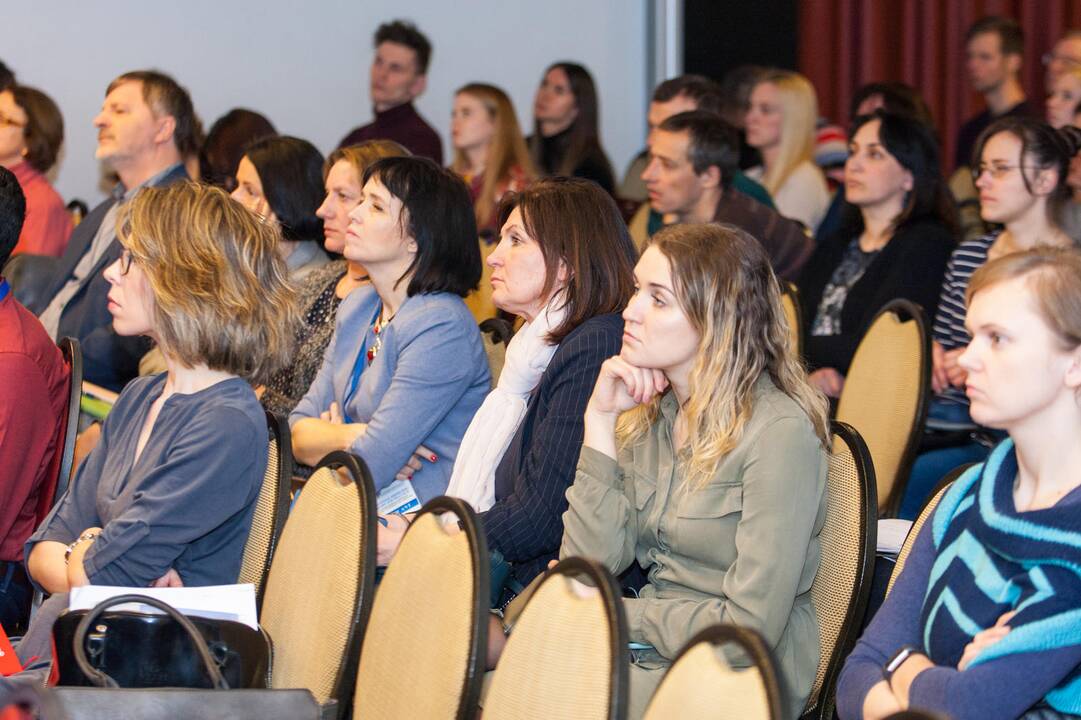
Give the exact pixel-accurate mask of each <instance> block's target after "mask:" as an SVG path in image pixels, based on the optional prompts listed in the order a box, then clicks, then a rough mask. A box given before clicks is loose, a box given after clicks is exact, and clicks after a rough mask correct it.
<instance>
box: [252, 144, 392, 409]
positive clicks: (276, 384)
mask: <svg viewBox="0 0 1081 720" xmlns="http://www.w3.org/2000/svg"><path fill="white" fill-rule="evenodd" d="M408 154H409V151H408V150H406V149H405V148H404V147H402V146H401V145H399V144H398V143H396V142H392V141H390V140H368V141H367V142H363V143H361V144H360V145H350V146H349V147H344V148H339V149H337V150H335V151H334V152H332V153H331V154H330V156H329V157H328V158H327V161H326V163H325V165H324V166H323V171H324V176H325V179H324V183H325V185H326V191H327V192H326V197H325V198H324V199H323V204H322V205H320V206H319V209H318V210H317V211H316V214H317V215H318V216H319V217H320V218H321V219H322V221H323V238H324V244H325V247H326V249H327V250H328V251H329V252H332V253H335V254H338V255H340V254H341V253H342V251H343V250H345V233H346V231H347V230H348V229H349V213H351V212H352V211H353V210H354V209H355V208H356V207H357V206H358V205H360V201H361V199H362V198H363V193H362V192H361V184H360V179H361V178H362V177H363V176H364V171H365V170H366V169H367V167H368V166H369V165H371V164H372V163H373V162H375V161H376V160H378V159H379V158H384V157H394V156H397V155H408ZM367 284H368V271H367V270H365V269H364V266H363V265H361V264H360V263H358V262H356V261H354V260H335V261H334V262H331V263H328V264H326V265H324V266H323V267H321V268H318V269H316V270H313V271H312V272H310V273H309V274H308V276H307V277H306V278H305V279H304V284H303V285H302V286H301V287H300V290H299V291H298V292H297V305H298V307H299V308H300V311H301V317H302V318H303V321H304V322H303V324H302V325H301V326H300V329H299V330H298V331H297V336H296V340H295V342H294V344H293V352H292V354H291V355H290V362H289V364H288V365H286V366H285V367H283V368H282V369H281V370H279V371H278V372H277V373H276V374H274V376H273V377H271V378H270V380H268V381H267V384H266V388H265V389H264V391H263V394H262V395H261V396H260V398H259V401H260V402H261V403H262V404H263V407H265V408H266V409H267V410H269V411H270V412H272V413H275V414H277V415H281V416H282V417H288V416H289V413H291V412H292V411H293V408H295V407H296V405H297V403H298V402H300V399H301V398H302V397H304V395H305V394H306V393H307V392H308V388H309V387H311V384H312V381H313V380H315V374H316V373H317V372H319V368H320V366H322V364H323V355H324V353H325V352H326V348H327V345H328V344H329V343H330V338H331V336H332V335H333V334H334V318H335V316H336V315H337V312H338V306H339V305H340V304H341V302H342V300H344V299H345V298H346V297H348V295H349V293H351V292H353V291H354V290H356V289H357V288H359V287H361V286H363V285H367Z"/></svg>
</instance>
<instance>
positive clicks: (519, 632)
mask: <svg viewBox="0 0 1081 720" xmlns="http://www.w3.org/2000/svg"><path fill="white" fill-rule="evenodd" d="M575 576H578V577H582V578H583V579H585V580H586V583H588V584H586V583H583V582H581V581H579V580H577V579H575ZM627 673H628V670H627V630H626V620H625V619H624V615H623V605H622V601H621V599H620V596H619V592H618V590H617V589H616V585H615V581H614V580H612V578H611V576H610V575H609V574H608V573H607V571H606V570H604V568H602V567H601V566H600V565H598V564H597V563H595V562H593V561H590V560H586V559H584V558H568V559H566V560H563V561H562V562H560V563H559V564H558V565H556V567H555V568H553V569H552V570H551V571H549V574H548V576H547V577H546V578H545V579H544V581H543V582H541V583H540V585H539V586H538V587H537V589H536V591H535V592H534V593H533V595H532V597H531V598H530V599H529V602H528V603H527V604H526V606H525V608H524V609H523V610H522V614H521V615H520V616H519V618H518V621H517V622H516V623H515V625H514V631H513V632H512V633H511V635H510V638H509V639H508V641H507V646H506V648H505V649H504V650H503V655H502V657H500V660H499V664H498V665H497V666H496V669H495V673H494V675H493V677H492V684H491V687H490V688H489V690H488V694H487V695H486V696H485V699H484V717H485V718H490V719H494V720H501V719H503V718H515V719H517V720H530V719H531V718H536V719H537V720H563V719H564V718H566V719H567V720H570V719H572V718H573V719H574V720H609V719H611V720H614V719H615V718H621V717H622V716H623V713H624V712H625V710H624V708H625V707H626V697H627V687H626V683H627Z"/></svg>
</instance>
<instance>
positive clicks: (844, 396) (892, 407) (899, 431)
mask: <svg viewBox="0 0 1081 720" xmlns="http://www.w3.org/2000/svg"><path fill="white" fill-rule="evenodd" d="M930 384H931V339H930V335H929V333H928V332H927V324H926V321H925V320H924V317H923V310H921V309H920V307H919V306H918V305H916V304H915V303H913V302H910V301H908V300H902V299H898V300H893V301H891V302H889V303H888V304H887V305H886V306H885V307H884V308H882V310H881V311H880V312H879V313H878V315H876V316H875V318H874V320H873V321H872V322H871V324H870V326H869V327H868V328H867V331H866V332H865V333H864V335H863V338H862V339H861V340H860V344H859V346H858V347H857V348H856V354H855V355H854V356H853V358H852V364H851V365H850V366H849V370H848V376H847V377H846V378H845V384H844V389H843V390H842V391H841V398H840V401H839V402H838V404H837V419H838V420H840V421H842V422H845V423H848V424H849V425H851V426H852V427H854V428H856V430H858V431H859V433H860V435H861V436H862V437H863V439H864V441H865V442H866V443H867V447H868V448H869V450H870V452H871V459H872V460H873V462H874V469H875V476H876V477H877V479H878V503H879V505H878V509H879V514H880V515H882V516H883V517H891V516H892V515H894V514H896V511H897V507H898V506H899V505H900V502H901V498H902V496H903V495H904V489H905V483H906V482H907V480H908V473H909V470H910V469H911V467H912V462H913V460H914V459H915V455H916V450H917V447H918V446H919V441H920V436H921V434H922V432H923V424H924V420H925V419H926V417H927V403H928V394H929V389H930Z"/></svg>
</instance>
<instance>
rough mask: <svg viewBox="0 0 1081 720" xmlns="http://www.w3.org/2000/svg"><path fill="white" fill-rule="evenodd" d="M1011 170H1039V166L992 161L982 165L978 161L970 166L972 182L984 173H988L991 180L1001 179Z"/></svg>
mask: <svg viewBox="0 0 1081 720" xmlns="http://www.w3.org/2000/svg"><path fill="white" fill-rule="evenodd" d="M1013 170H1039V168H1034V167H1032V166H1031V165H996V164H994V163H992V164H991V165H984V164H983V163H980V164H979V165H977V166H976V167H974V168H972V180H973V182H975V181H976V180H979V179H980V178H981V177H982V176H983V174H984V173H989V174H990V175H991V179H992V180H1001V179H1002V178H1004V177H1006V174H1007V173H1009V172H1011V171H1013Z"/></svg>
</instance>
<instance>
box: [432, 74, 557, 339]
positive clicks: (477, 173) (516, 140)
mask: <svg viewBox="0 0 1081 720" xmlns="http://www.w3.org/2000/svg"><path fill="white" fill-rule="evenodd" d="M450 134H451V140H452V142H453V144H454V161H453V162H452V163H451V165H450V168H451V170H453V171H454V172H456V173H458V174H459V175H461V176H462V179H463V180H465V183H466V185H468V186H469V196H470V197H471V198H473V209H474V211H475V214H476V216H477V228H478V230H479V231H480V255H481V262H484V260H485V259H486V258H487V257H488V255H489V254H490V253H491V252H492V250H493V249H494V248H495V244H496V243H497V242H499V212H498V211H499V202H500V200H501V199H502V198H503V196H504V195H506V194H507V193H509V192H518V191H520V190H522V189H523V188H525V187H526V186H527V185H528V184H529V183H530V182H532V181H533V180H534V179H535V178H536V171H535V170H534V169H533V160H532V158H531V157H530V156H529V148H528V147H527V146H526V143H525V138H523V137H522V131H521V130H520V129H519V127H518V117H517V116H516V115H515V112H514V105H512V104H511V101H510V98H508V97H507V94H506V93H504V92H503V91H502V90H500V89H499V88H497V87H495V86H493V85H486V84H484V83H470V84H469V85H465V86H463V87H461V88H459V89H458V92H457V93H455V95H454V109H453V111H452V112H451V123H450ZM490 277H491V267H489V266H488V265H487V264H485V265H484V268H483V273H482V275H481V281H480V287H479V288H478V289H477V291H476V292H473V293H470V294H469V296H468V297H467V298H466V299H465V304H466V305H467V306H468V307H469V309H470V311H471V312H472V313H473V317H475V318H476V319H477V321H478V322H483V321H484V320H487V319H488V318H490V317H494V316H495V314H496V306H495V305H494V304H493V303H492V286H491V283H490V282H489V278H490Z"/></svg>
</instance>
